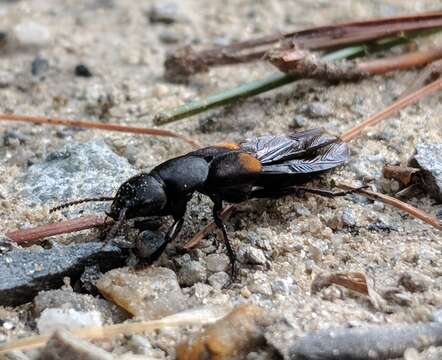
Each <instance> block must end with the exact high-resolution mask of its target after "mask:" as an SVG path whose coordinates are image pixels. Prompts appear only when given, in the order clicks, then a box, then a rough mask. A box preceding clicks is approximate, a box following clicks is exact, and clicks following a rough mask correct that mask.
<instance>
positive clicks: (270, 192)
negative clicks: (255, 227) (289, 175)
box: [250, 186, 366, 198]
mask: <svg viewBox="0 0 442 360" xmlns="http://www.w3.org/2000/svg"><path fill="white" fill-rule="evenodd" d="M364 188H366V186H361V187H358V188H355V189H350V190H344V191H331V190H324V189H315V188H309V187H306V186H290V187H286V188H282V189H278V190H274V189H266V188H263V189H258V190H253V191H252V193H251V194H250V198H272V197H281V196H284V195H290V194H296V193H299V192H308V193H311V194H317V195H321V196H324V197H329V198H332V197H338V196H345V195H348V194H352V193H355V192H357V191H359V190H360V189H364Z"/></svg>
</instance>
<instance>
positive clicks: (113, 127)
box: [0, 114, 201, 148]
mask: <svg viewBox="0 0 442 360" xmlns="http://www.w3.org/2000/svg"><path fill="white" fill-rule="evenodd" d="M0 120H6V121H24V122H31V123H34V124H48V125H59V126H69V127H76V128H89V129H101V130H108V131H120V132H126V133H134V134H144V135H152V136H163V137H173V138H177V139H181V140H183V141H185V142H186V143H188V144H190V145H192V146H193V147H195V148H199V147H201V145H200V144H198V142H196V141H195V140H192V139H190V138H188V137H186V136H184V135H181V134H177V133H175V132H173V131H169V130H164V129H153V128H142V127H132V126H126V125H119V124H103V123H98V122H94V121H86V120H69V119H62V118H58V117H47V116H32V115H18V114H0Z"/></svg>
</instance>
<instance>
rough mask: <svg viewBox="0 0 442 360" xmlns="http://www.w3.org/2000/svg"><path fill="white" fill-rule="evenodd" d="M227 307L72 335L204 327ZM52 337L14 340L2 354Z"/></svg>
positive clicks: (86, 336) (92, 336) (103, 335)
mask: <svg viewBox="0 0 442 360" xmlns="http://www.w3.org/2000/svg"><path fill="white" fill-rule="evenodd" d="M227 312H228V310H227V308H225V307H221V308H220V307H218V308H213V309H212V311H210V309H206V310H205V309H201V310H200V311H199V312H198V311H195V310H194V311H193V312H192V310H190V311H184V312H182V313H177V314H175V315H171V316H166V317H164V318H162V319H160V320H152V321H140V322H133V323H123V324H115V325H105V326H98V327H88V328H83V329H78V330H73V331H71V333H72V335H74V336H77V337H79V338H82V339H88V340H94V339H107V338H111V337H113V336H116V335H120V334H134V333H141V332H145V331H152V330H157V329H162V328H165V327H178V326H189V325H204V324H210V323H213V322H215V321H217V320H219V319H220V318H222V317H224V316H225V315H226V314H227ZM49 338H50V335H37V336H30V337H27V338H24V339H18V340H12V341H9V342H8V343H6V344H3V345H0V354H4V353H7V352H10V351H14V350H29V349H35V348H38V347H41V346H43V345H44V344H46V342H47V341H48V340H49Z"/></svg>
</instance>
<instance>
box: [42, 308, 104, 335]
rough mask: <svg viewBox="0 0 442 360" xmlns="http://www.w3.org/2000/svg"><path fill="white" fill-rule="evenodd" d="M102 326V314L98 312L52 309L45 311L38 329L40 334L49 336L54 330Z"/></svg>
mask: <svg viewBox="0 0 442 360" xmlns="http://www.w3.org/2000/svg"><path fill="white" fill-rule="evenodd" d="M102 325H103V322H102V320H101V314H100V313H99V312H98V311H88V312H85V311H77V310H74V309H61V308H51V309H45V310H44V311H43V312H42V313H41V315H40V317H39V318H38V319H37V329H38V332H39V333H40V334H48V333H50V332H52V331H54V330H61V329H62V330H75V329H78V328H85V327H92V326H102Z"/></svg>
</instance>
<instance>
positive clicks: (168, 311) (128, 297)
mask: <svg viewBox="0 0 442 360" xmlns="http://www.w3.org/2000/svg"><path fill="white" fill-rule="evenodd" d="M97 288H98V289H99V290H100V292H101V294H102V295H104V296H105V297H106V298H107V299H109V300H111V301H113V302H114V303H115V304H117V305H119V306H121V307H122V308H123V309H125V310H126V311H128V312H129V313H131V314H133V315H135V316H138V317H139V318H141V319H145V320H155V319H159V318H162V317H164V316H167V315H172V314H175V313H177V312H179V311H181V310H184V309H185V308H186V307H187V298H186V297H185V296H184V294H183V293H182V291H181V288H180V286H179V284H178V281H177V278H176V275H175V273H174V272H173V271H172V270H170V269H167V268H163V267H149V268H147V269H146V270H143V271H136V272H135V271H133V270H132V269H130V268H120V269H114V270H111V271H108V272H107V273H106V274H104V275H103V277H102V278H101V279H100V280H99V281H98V282H97Z"/></svg>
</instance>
